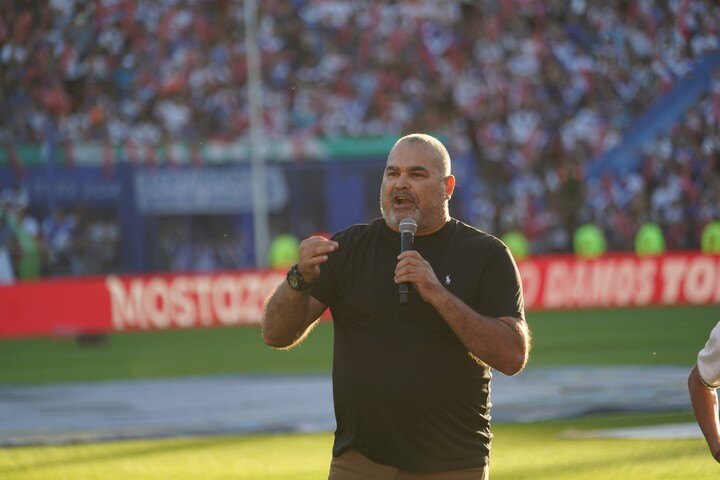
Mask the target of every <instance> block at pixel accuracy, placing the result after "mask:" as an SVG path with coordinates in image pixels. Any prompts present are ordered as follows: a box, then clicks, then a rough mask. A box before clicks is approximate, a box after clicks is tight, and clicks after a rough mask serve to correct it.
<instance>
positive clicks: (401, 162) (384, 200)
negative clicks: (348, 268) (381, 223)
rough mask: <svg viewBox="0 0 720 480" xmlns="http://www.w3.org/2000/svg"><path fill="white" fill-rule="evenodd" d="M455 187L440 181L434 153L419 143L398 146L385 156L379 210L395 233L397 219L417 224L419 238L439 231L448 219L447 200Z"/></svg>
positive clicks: (447, 178)
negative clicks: (405, 219)
mask: <svg viewBox="0 0 720 480" xmlns="http://www.w3.org/2000/svg"><path fill="white" fill-rule="evenodd" d="M454 186H455V183H454V178H453V177H452V176H449V177H446V178H443V174H442V171H441V170H440V162H439V161H438V160H436V158H435V152H434V151H433V150H432V149H431V148H430V147H428V146H426V145H424V144H422V143H411V142H406V143H401V144H399V145H397V146H396V147H395V148H394V149H393V150H392V152H390V156H389V157H388V161H387V164H386V166H385V173H384V174H383V180H382V185H381V186H380V211H381V212H382V215H383V218H384V219H385V222H386V223H387V224H388V226H389V227H390V228H391V229H393V230H395V231H398V230H399V227H398V225H399V224H400V220H402V219H403V218H408V217H409V218H412V219H414V220H415V222H417V225H418V231H417V233H418V235H424V234H428V233H432V232H434V231H436V230H439V229H440V228H442V226H443V225H445V222H447V220H448V213H447V201H448V199H449V198H450V195H451V194H452V190H453V187H454Z"/></svg>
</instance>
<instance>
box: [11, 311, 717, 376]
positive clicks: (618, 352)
mask: <svg viewBox="0 0 720 480" xmlns="http://www.w3.org/2000/svg"><path fill="white" fill-rule="evenodd" d="M528 321H529V323H530V326H531V329H532V332H533V350H532V353H531V358H530V363H529V368H536V367H544V366H559V365H572V364H586V365H692V364H693V363H694V362H695V357H696V355H697V352H698V350H699V349H700V348H702V346H703V345H704V344H705V341H706V340H707V337H708V334H709V333H710V330H712V327H713V326H714V325H715V323H717V322H718V321H720V306H704V307H673V308H646V309H617V310H584V311H557V312H530V313H529V315H528ZM331 355H332V326H331V325H330V324H321V325H319V326H318V327H317V328H316V329H315V331H313V332H312V333H311V334H310V336H309V337H308V338H307V339H306V340H305V342H304V343H303V344H302V345H300V346H299V347H296V348H294V349H292V350H289V351H276V350H273V349H271V348H268V347H266V346H265V345H264V344H263V343H262V340H261V338H260V330H259V329H258V328H256V327H235V328H217V329H198V330H174V331H165V332H139V333H121V334H114V335H110V336H109V342H108V344H107V345H105V346H99V347H79V346H78V345H77V344H76V343H75V342H73V341H72V339H50V338H37V339H19V340H0V384H2V383H21V384H38V383H48V382H66V381H81V380H106V379H120V378H146V377H162V376H187V375H207V374H231V373H309V372H329V371H330V368H331Z"/></svg>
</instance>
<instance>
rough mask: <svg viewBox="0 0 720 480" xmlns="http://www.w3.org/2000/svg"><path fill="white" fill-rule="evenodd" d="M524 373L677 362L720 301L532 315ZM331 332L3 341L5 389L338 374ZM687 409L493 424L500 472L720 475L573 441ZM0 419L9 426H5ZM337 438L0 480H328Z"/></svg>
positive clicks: (219, 441) (223, 441)
mask: <svg viewBox="0 0 720 480" xmlns="http://www.w3.org/2000/svg"><path fill="white" fill-rule="evenodd" d="M528 320H529V322H530V325H531V328H532V331H533V337H534V339H533V345H534V346H533V351H532V355H531V360H530V364H529V367H528V368H540V367H552V366H565V365H573V364H575V365H577V364H584V365H682V366H687V368H688V370H689V368H690V366H691V365H692V364H693V363H694V362H695V357H696V355H697V352H698V350H699V349H700V348H702V346H703V345H704V343H705V341H706V339H707V336H708V334H709V332H710V330H711V329H712V327H713V326H714V325H715V323H716V322H717V321H719V320H720V306H710V307H674V308H649V309H618V310H589V311H563V312H531V313H530V314H529V316H528ZM331 352H332V327H331V326H330V325H328V324H323V325H320V326H319V327H318V328H317V329H316V330H315V331H314V332H313V333H312V334H311V335H310V336H309V338H308V339H307V340H306V341H305V342H304V343H303V344H302V345H301V346H300V347H298V348H296V349H294V350H290V351H275V350H272V349H270V348H268V347H266V346H264V345H263V344H262V341H261V339H260V332H259V329H257V328H255V327H240V328H223V329H209V330H189V331H169V332H143V333H124V334H117V335H111V336H110V337H109V342H108V344H107V345H104V346H98V347H80V346H78V345H77V344H76V343H74V342H73V341H72V340H70V339H23V340H3V341H0V384H9V383H13V384H42V383H48V382H67V381H81V380H108V379H121V378H122V379H126V378H147V377H163V376H186V375H203V374H230V373H286V374H287V373H291V374H292V373H309V372H329V370H330V365H331ZM692 420H693V417H692V414H691V413H690V412H689V411H687V412H678V413H674V414H668V413H663V414H658V413H654V414H647V415H615V416H595V417H586V418H578V419H573V420H567V421H557V422H538V423H532V424H496V425H494V426H493V432H494V433H495V440H494V442H493V451H492V478H493V480H497V479H507V480H510V479H513V480H517V479H546V480H547V479H567V480H570V479H608V478H611V479H613V480H635V479H659V478H662V479H708V478H714V477H715V476H717V474H718V473H720V466H718V465H717V464H716V463H714V461H713V460H712V458H711V457H710V455H709V454H708V452H707V448H706V447H705V444H704V442H703V441H702V440H700V439H696V440H652V441H647V440H644V441H639V440H613V439H570V438H565V437H563V435H562V434H563V433H564V432H566V431H568V430H577V429H580V430H592V429H601V428H614V427H619V426H622V427H628V426H633V425H647V424H659V423H675V422H687V421H692ZM0 421H1V420H0ZM331 443H332V438H331V435H330V434H315V435H251V436H214V437H194V438H176V439H158V440H137V441H118V442H106V443H98V444H76V445H65V446H39V447H21V448H5V449H0V480H5V479H8V480H9V479H12V480H25V479H27V480H31V479H43V480H45V479H48V480H52V479H66V478H68V479H69V478H72V479H110V480H115V479H124V478H133V479H164V478H173V479H209V478H212V479H230V478H232V479H258V480H269V479H283V480H292V479H321V478H327V470H328V464H329V461H330V445H331Z"/></svg>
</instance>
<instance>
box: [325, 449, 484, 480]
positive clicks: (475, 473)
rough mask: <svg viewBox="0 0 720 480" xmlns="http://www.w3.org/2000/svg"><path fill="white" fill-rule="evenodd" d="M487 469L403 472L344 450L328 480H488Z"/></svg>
mask: <svg viewBox="0 0 720 480" xmlns="http://www.w3.org/2000/svg"><path fill="white" fill-rule="evenodd" d="M489 471H490V468H489V467H487V466H486V467H478V468H470V469H467V470H453V471H449V472H428V473H412V472H403V471H401V470H400V469H398V468H395V467H391V466H390V465H382V464H379V463H375V462H373V461H372V460H370V459H369V458H367V457H366V456H365V455H363V454H362V453H360V452H358V451H357V450H354V449H351V450H346V451H344V452H343V453H342V455H340V456H339V457H333V460H332V462H331V463H330V476H329V477H328V480H489V479H490V473H489Z"/></svg>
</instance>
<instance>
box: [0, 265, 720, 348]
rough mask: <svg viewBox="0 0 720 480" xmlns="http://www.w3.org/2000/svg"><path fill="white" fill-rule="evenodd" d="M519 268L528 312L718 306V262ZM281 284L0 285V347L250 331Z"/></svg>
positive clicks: (129, 281) (176, 280) (261, 275)
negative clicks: (104, 335) (40, 340)
mask: <svg viewBox="0 0 720 480" xmlns="http://www.w3.org/2000/svg"><path fill="white" fill-rule="evenodd" d="M518 268H519V269H520V274H521V276H522V280H523V289H524V293H525V302H526V307H527V308H528V309H536V310H538V309H568V308H601V307H643V306H649V305H687V304H696V305H699V304H718V305H720V256H707V255H702V254H699V253H672V254H668V255H664V256H662V257H636V256H635V255H629V254H622V255H620V254H618V255H608V256H604V257H602V258H599V259H593V260H586V259H578V258H576V257H574V256H572V255H558V256H547V257H535V258H533V259H531V260H525V261H523V262H520V263H519V264H518ZM284 278H285V272H278V271H272V270H266V271H259V270H258V271H238V272H223V273H216V274H168V275H138V276H124V275H121V276H115V275H111V276H107V277H99V278H83V279H63V280H48V281H38V282H20V283H17V284H15V285H11V286H0V338H10V337H28V336H47V335H78V334H85V333H100V332H113V331H115V332H121V331H134V330H135V331H136V330H165V329H170V328H197V327H212V326H229V325H250V324H257V323H258V322H259V320H260V317H261V314H262V307H263V302H264V300H265V298H266V297H267V295H268V294H269V293H270V292H271V291H272V289H273V288H275V287H276V286H277V285H279V284H280V283H281V282H282V281H284Z"/></svg>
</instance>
